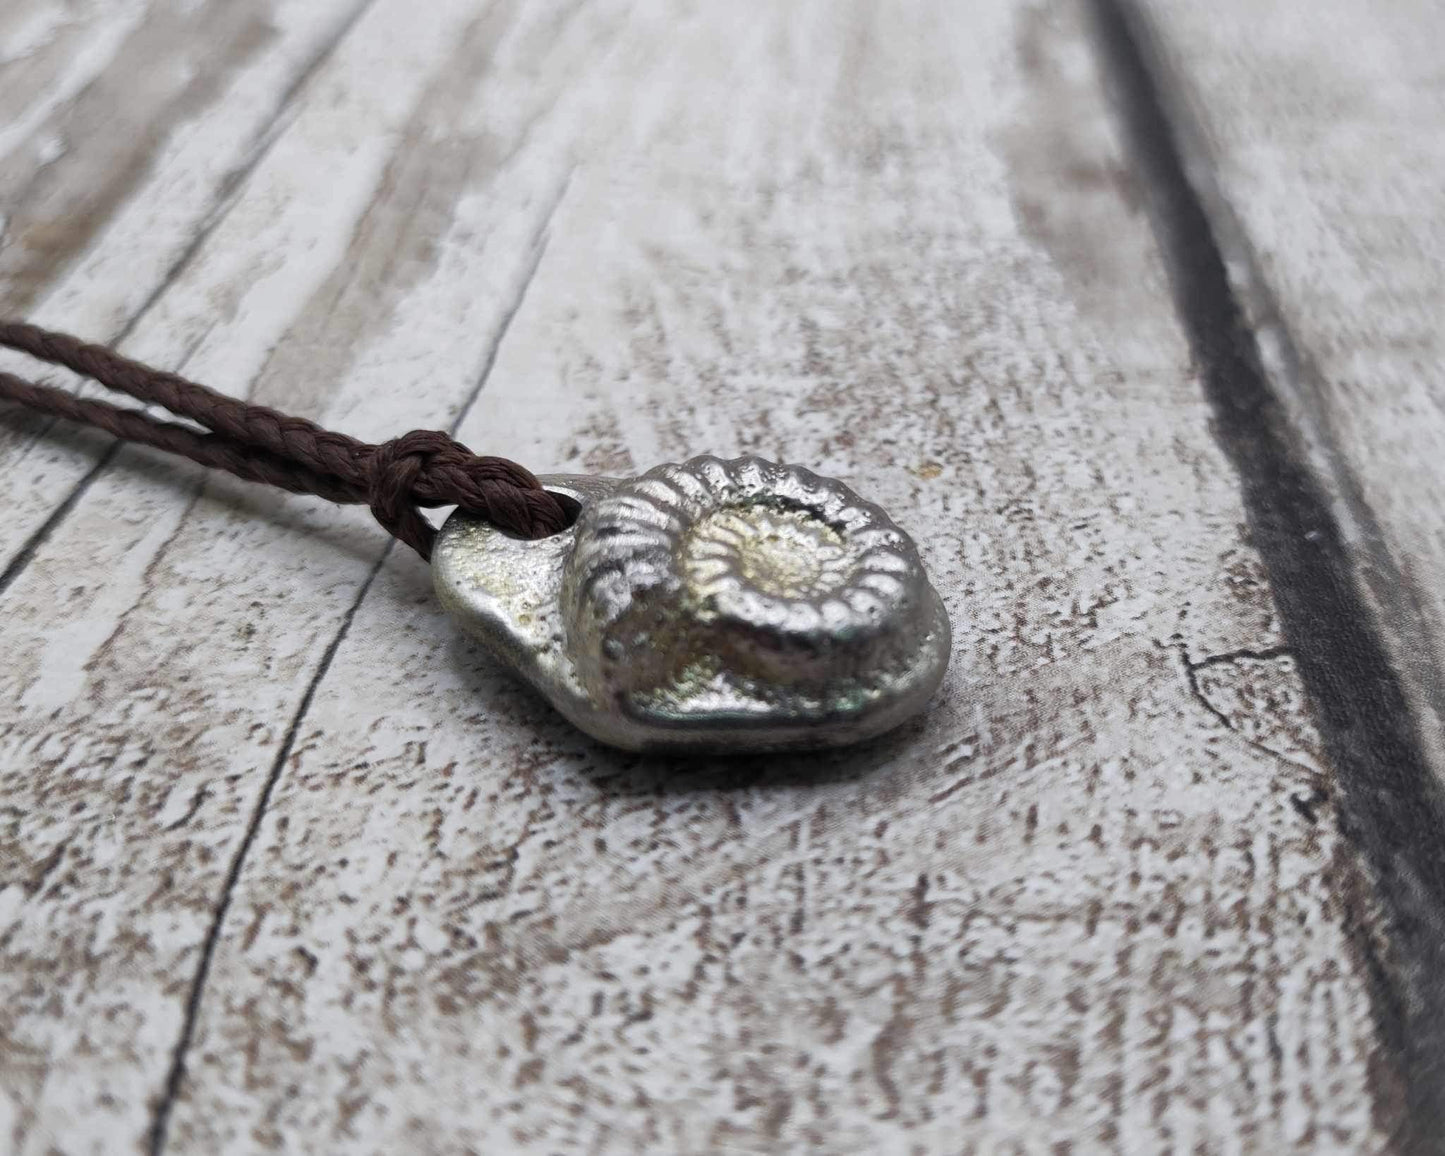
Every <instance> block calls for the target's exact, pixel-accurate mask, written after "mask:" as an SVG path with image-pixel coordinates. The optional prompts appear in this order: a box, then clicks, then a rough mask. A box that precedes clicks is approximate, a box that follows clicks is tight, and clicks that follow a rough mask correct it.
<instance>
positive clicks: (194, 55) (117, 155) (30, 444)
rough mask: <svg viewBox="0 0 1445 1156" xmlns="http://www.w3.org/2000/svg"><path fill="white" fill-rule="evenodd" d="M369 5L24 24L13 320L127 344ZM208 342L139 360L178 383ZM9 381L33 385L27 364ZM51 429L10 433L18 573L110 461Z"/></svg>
mask: <svg viewBox="0 0 1445 1156" xmlns="http://www.w3.org/2000/svg"><path fill="white" fill-rule="evenodd" d="M365 2H366V0H277V2H276V3H273V4H270V5H256V4H225V3H219V2H215V0H212V2H211V3H208V4H190V3H180V2H177V0H151V2H149V3H145V4H136V3H117V4H113V5H105V6H97V7H96V8H95V10H93V11H89V12H82V13H80V14H77V13H75V12H73V11H69V12H68V11H66V10H67V9H68V8H69V6H67V5H58V4H54V3H43V4H32V5H29V6H28V7H27V6H25V5H22V6H20V10H18V11H14V12H12V13H11V15H10V19H11V24H10V25H9V26H8V28H7V29H5V30H6V31H9V33H10V35H9V36H7V37H5V39H3V40H0V53H4V54H5V55H6V56H7V57H8V56H11V55H12V54H13V55H15V56H16V59H15V60H14V61H12V62H11V63H10V64H8V65H7V66H5V67H3V68H0V112H3V111H4V109H5V108H6V107H7V106H9V107H12V108H15V109H17V111H19V110H20V109H22V108H23V112H20V114H19V115H17V116H16V117H15V119H14V120H11V121H10V122H9V123H8V124H5V125H4V127H3V128H0V156H3V163H0V218H3V223H4V231H3V235H0V241H3V245H0V310H3V311H4V313H5V314H6V315H7V316H15V315H22V314H23V315H24V316H26V317H27V318H29V319H31V320H33V321H35V322H36V323H38V324H45V325H57V326H68V327H70V328H71V329H74V330H76V331H79V332H81V333H84V334H85V335H87V336H89V337H94V338H98V339H109V338H111V337H115V336H118V335H121V334H127V335H129V334H130V331H131V330H132V329H133V327H134V326H135V325H136V322H137V318H138V317H139V316H140V314H141V313H143V312H144V311H145V309H146V308H147V305H148V303H149V302H150V301H151V300H152V299H153V298H154V296H155V295H156V293H157V292H158V291H159V290H160V289H161V288H162V287H163V286H164V285H165V284H166V283H167V282H168V280H169V279H170V278H172V277H174V276H176V275H177V272H178V270H179V268H180V267H181V266H182V265H184V264H185V262H186V261H187V259H188V256H189V254H190V252H191V251H192V249H193V247H194V245H195V244H196V242H197V241H198V239H199V238H200V237H201V236H203V235H204V234H205V232H206V230H208V229H209V228H212V227H214V225H215V222H216V221H217V220H218V219H220V217H221V216H223V215H224V213H225V211H226V209H227V208H228V206H229V203H230V197H231V193H232V186H233V185H234V184H235V183H236V182H237V180H238V179H239V178H241V177H242V176H244V175H245V174H246V173H247V172H248V171H249V170H250V168H251V167H252V166H253V165H254V164H255V163H256V161H257V159H258V158H259V157H260V156H262V155H264V153H265V152H266V150H267V149H268V148H269V147H270V145H271V143H272V141H273V139H274V137H275V134H276V132H277V130H278V128H279V127H280V125H281V124H283V123H284V121H285V118H286V117H287V115H289V112H290V109H291V102H292V100H293V98H294V95H295V91H296V89H297V88H298V86H300V85H301V84H302V83H303V82H304V80H305V78H306V77H307V76H309V74H310V72H311V70H312V69H313V68H314V67H315V66H316V64H317V62H318V61H319V60H321V59H323V58H324V57H325V56H326V55H327V54H328V53H329V52H330V51H331V50H332V48H333V47H334V45H335V43H336V41H337V39H338V38H339V37H340V36H341V35H342V34H343V33H344V32H345V31H346V30H347V29H348V28H349V27H350V25H351V21H352V20H353V19H354V18H355V17H356V15H357V13H358V12H359V11H360V10H361V9H362V8H363V7H364V4H365ZM78 16H83V17H84V18H83V19H81V18H78ZM27 17H28V18H27ZM18 66H28V67H18ZM27 82H28V83H35V82H41V87H40V89H39V91H38V93H37V94H36V95H35V97H34V99H31V100H29V101H26V100H25V99H24V93H23V92H14V93H12V92H10V91H7V87H6V86H7V84H10V85H13V86H14V87H15V88H16V89H24V90H25V91H28V89H26V88H25V86H26V85H27ZM147 334H149V336H147ZM158 334H159V335H160V336H157V335H158ZM194 340H195V338H194V334H182V333H181V332H179V331H177V330H175V329H174V328H172V327H168V326H160V327H151V328H150V329H149V330H146V329H145V328H142V330H141V332H138V333H136V334H135V335H134V337H133V338H132V340H130V341H128V342H127V343H126V344H125V345H124V348H125V349H126V351H127V352H131V353H133V354H135V355H137V356H142V357H155V358H158V359H160V360H163V361H166V362H167V363H169V364H172V365H174V364H178V363H180V362H182V361H183V360H184V359H185V358H186V357H187V356H188V354H189V351H190V348H191V346H192V345H193V344H194ZM5 365H6V367H7V368H12V369H14V370H15V371H17V372H23V371H25V370H26V369H27V368H28V367H27V366H26V364H25V362H24V361H23V360H21V359H18V358H6V359H5ZM49 429H50V423H49V422H42V421H30V422H16V423H7V424H6V425H4V426H0V487H3V490H4V493H5V495H6V513H7V516H6V518H5V519H3V521H0V558H4V559H5V560H6V561H8V560H9V559H10V558H11V557H13V556H14V554H15V553H16V552H17V551H18V550H19V549H20V548H21V547H22V545H23V544H24V543H25V542H26V541H27V540H29V539H30V538H31V536H32V535H33V534H34V533H35V532H36V531H37V530H38V529H39V528H40V527H41V526H42V525H43V524H44V523H45V520H46V518H47V517H48V515H49V514H50V513H51V512H52V511H53V510H54V509H55V507H56V506H58V505H59V504H60V502H61V501H62V500H63V498H64V496H65V495H66V494H67V493H69V492H70V489H71V488H72V487H73V486H74V484H75V483H76V482H77V481H78V480H79V479H80V478H82V477H84V476H85V475H86V474H87V473H88V472H89V471H90V469H91V468H92V466H93V464H94V461H95V457H96V452H97V448H96V447H97V446H100V445H103V444H104V443H103V442H102V441H100V440H99V439H96V438H91V437H86V436H84V435H76V434H75V433H73V432H70V433H68V432H65V431H61V434H60V436H58V437H57V436H41V435H42V434H45V433H46V432H47V431H49Z"/></svg>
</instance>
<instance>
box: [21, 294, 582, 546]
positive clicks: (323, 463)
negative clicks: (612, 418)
mask: <svg viewBox="0 0 1445 1156" xmlns="http://www.w3.org/2000/svg"><path fill="white" fill-rule="evenodd" d="M0 345H3V346H8V347H9V348H11V349H16V350H19V351H20V352H22V353H28V354H30V355H31V356H32V357H35V358H38V359H39V360H41V361H47V362H50V363H51V364H52V365H61V366H64V367H65V368H67V369H72V370H74V371H75V372H76V373H79V374H82V375H84V376H86V377H89V378H92V379H94V380H95V381H98V382H99V383H100V384H101V385H104V386H107V387H108V388H110V389H114V390H117V391H119V392H121V393H125V394H129V395H130V396H131V397H134V398H136V399H137V400H139V401H142V402H145V403H146V404H148V405H156V406H160V407H162V408H164V409H167V410H169V411H170V412H171V413H172V414H175V415H176V416H177V417H183V418H189V419H190V420H191V421H194V422H196V423H197V424H198V425H201V426H204V427H205V430H198V429H195V428H193V427H192V426H187V425H180V424H178V423H176V422H168V421H162V420H160V419H158V418H153V417H151V416H150V415H149V414H146V413H143V412H142V411H140V410H137V409H123V408H121V407H120V406H114V405H110V404H108V403H107V402H103V401H93V400H90V399H88V398H81V397H77V396H76V395H75V394H73V393H71V392H70V391H68V390H64V389H58V388H56V387H55V386H52V385H40V384H37V383H35V382H30V381H25V380H24V379H22V378H19V377H15V376H14V375H12V374H9V373H0V400H4V401H14V402H17V403H19V404H20V405H22V406H25V407H26V408H27V409H33V410H38V411H39V412H41V413H48V414H51V415H54V416H56V417H63V418H65V419H66V420H67V421H73V422H77V423H79V424H81V425H88V426H93V427H94V428H96V429H101V430H104V431H105V432H106V433H109V434H112V435H114V436H115V437H118V438H121V439H123V440H125V441H132V442H140V443H141V444H143V445H148V446H154V447H155V448H157V449H162V450H166V451H167V452H169V453H173V454H179V455H181V456H182V457H186V458H190V459H191V461H193V462H199V463H200V464H201V465H203V466H211V467H213V468H215V469H218V470H225V471H226V472H227V473H230V474H235V475H236V476H237V477H239V478H245V479H246V480H247V481H250V482H264V483H266V484H268V485H272V486H280V487H281V488H282V489H285V490H290V491H291V492H292V493H296V494H316V495H318V496H320V497H322V498H325V499H327V500H328V501H332V502H346V503H364V504H366V505H368V506H370V507H371V512H372V513H373V514H374V515H376V520H377V521H378V522H380V523H381V524H382V526H384V527H385V528H386V530H387V531H388V532H389V533H391V534H393V535H394V536H395V537H397V538H400V539H401V540H402V541H403V542H405V543H406V544H407V545H408V546H410V547H411V548H412V549H414V550H415V551H416V552H417V553H418V554H420V555H421V556H422V557H423V558H426V559H428V560H430V558H431V551H432V544H433V543H434V541H435V540H436V530H435V529H434V528H433V527H432V524H431V523H430V522H429V521H427V519H426V518H425V517H424V516H423V515H422V513H421V509H420V507H422V506H453V505H454V506H459V507H461V508H462V509H464V510H467V511H468V512H470V513H474V514H476V515H478V516H479V517H481V518H483V519H485V520H486V521H488V522H490V523H492V524H493V525H494V526H497V527H499V528H500V529H503V530H506V531H509V532H510V533H513V534H516V535H518V536H520V537H523V538H545V537H547V536H548V535H549V534H555V533H557V531H559V530H561V529H563V528H564V527H566V525H567V524H568V521H569V516H568V513H567V510H566V508H565V507H564V506H563V505H562V502H561V501H560V500H559V499H558V498H557V497H556V496H555V495H553V494H551V493H548V492H547V491H546V490H544V489H543V488H542V484H541V483H540V482H538V481H537V479H536V478H535V477H534V476H533V475H532V473H531V472H530V471H529V470H527V469H526V468H524V467H522V466H519V465H518V464H517V463H516V462H512V461H508V460H507V459H506V458H494V457H481V456H478V455H477V454H474V453H472V452H471V450H469V449H467V447H466V446H464V445H462V444H461V443H460V442H457V441H455V440H454V439H453V438H452V437H451V436H450V435H449V434H445V433H442V432H441V431H440V430H413V431H412V432H411V433H408V434H402V435H401V437H398V438H393V439H392V440H391V441H388V442H383V443H382V444H381V445H370V444H368V443H366V442H363V441H358V440H357V439H356V438H351V437H347V436H346V435H345V434H339V433H336V432H335V431H333V430H327V429H322V428H321V427H320V426H319V425H317V424H315V423H314V422H310V421H307V420H306V419H305V418H299V417H290V416H288V415H286V414H284V413H278V412H277V411H276V410H274V409H270V408H268V407H266V406H263V405H248V404H247V403H246V402H243V401H238V400H237V399H236V398H233V397H227V396H226V395H225V394H221V393H217V392H216V391H215V390H212V389H208V388H207V387H206V386H204V385H198V384H197V383H196V382H193V381H187V380H186V379H185V378H183V377H178V376H177V375H176V374H174V373H166V372H164V371H163V370H158V369H151V368H150V367H149V366H145V365H141V364H140V363H139V362H136V361H131V360H130V359H129V358H127V357H122V356H121V355H120V354H118V353H116V352H115V350H113V349H110V348H108V347H106V346H104V345H89V344H87V343H85V342H83V341H79V340H77V339H76V338H74V337H69V336H67V335H66V334H64V333H52V332H49V331H48V330H45V329H40V328H37V327H36V326H34V325H26V324H24V323H22V322H15V321H0ZM206 431H209V432H206Z"/></svg>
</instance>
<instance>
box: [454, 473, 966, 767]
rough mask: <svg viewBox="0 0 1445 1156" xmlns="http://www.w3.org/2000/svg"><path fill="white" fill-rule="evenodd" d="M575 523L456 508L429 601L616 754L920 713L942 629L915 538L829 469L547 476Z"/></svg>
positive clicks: (869, 729) (802, 732) (784, 738)
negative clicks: (505, 523)
mask: <svg viewBox="0 0 1445 1156" xmlns="http://www.w3.org/2000/svg"><path fill="white" fill-rule="evenodd" d="M541 481H542V484H543V485H545V486H546V487H547V488H548V489H549V490H552V491H554V492H556V493H560V494H563V495H565V496H567V497H570V498H572V499H574V500H575V501H577V502H578V503H579V504H580V507H581V508H580V511H579V513H578V515H577V519H576V522H575V524H574V525H573V526H572V527H571V528H570V529H568V530H566V531H564V532H563V533H561V534H556V535H554V536H553V537H551V538H544V539H542V540H540V541H523V540H521V539H518V538H513V537H511V536H509V535H508V534H506V533H504V532H502V531H500V530H496V529H494V528H492V527H491V526H488V525H487V524H485V523H483V522H481V521H478V520H477V519H475V518H472V517H469V516H467V515H465V514H462V513H460V512H458V513H455V514H453V515H452V516H451V517H450V518H448V519H447V522H446V525H445V526H444V527H443V528H442V531H441V534H440V536H439V538H438V540H437V544H436V548H435V550H434V552H433V554H432V569H433V572H434V575H435V581H436V589H437V593H438V595H439V596H440V597H441V600H442V602H443V603H444V604H445V605H446V606H447V608H448V609H449V610H450V611H451V612H452V613H453V614H455V615H456V616H457V618H458V619H460V621H461V624H462V626H463V628H464V629H466V630H467V632H468V633H470V634H472V635H474V636H475V637H477V638H478V639H480V640H481V641H482V642H484V643H486V644H487V646H488V647H489V648H490V649H491V650H492V651H493V652H494V653H495V654H496V655H497V656H498V657H499V658H500V659H501V660H502V661H504V662H506V663H507V664H508V665H510V666H511V667H513V668H514V669H515V670H516V671H517V672H518V673H519V674H521V675H522V676H523V677H524V678H525V679H526V680H527V681H528V682H530V683H531V684H532V685H533V686H534V687H536V688H537V690H539V691H540V692H541V693H542V694H543V695H545V696H546V697H547V699H548V700H549V701H550V702H551V703H552V705H553V706H555V707H556V708H557V709H558V710H559V711H561V712H562V714H564V715H565V716H566V717H567V718H568V719H570V720H571V721H572V722H573V723H574V724H576V725H577V726H578V727H580V728H581V729H582V730H584V731H586V732H587V733H588V734H590V735H592V736H593V737H595V738H597V739H600V740H601V741H603V742H605V743H610V744H611V745H613V746H618V747H625V748H628V749H630V750H674V751H677V750H687V751H722V752H727V751H761V750H781V749H797V748H807V747H831V746H841V745H843V744H846V743H852V742H858V741H860V740H863V739H867V738H871V737H872V736H874V735H877V734H881V733H882V732H884V731H886V730H889V729H890V728H892V727H895V726H897V725H898V724H899V723H901V722H903V721H904V720H905V719H907V718H908V717H909V716H911V715H913V714H915V713H917V712H918V711H919V710H921V709H922V708H923V706H924V704H925V703H926V702H927V700H928V698H929V696H930V695H931V694H932V693H933V691H934V690H935V689H936V688H937V686H938V684H939V682H940V681H941V679H942V678H943V672H944V668H945V667H946V666H947V664H948V653H949V625H948V617H947V615H946V614H945V613H944V609H943V603H942V602H941V600H940V599H939V597H938V594H937V592H936V591H935V590H934V589H933V587H932V586H931V585H930V584H929V581H928V576H927V575H926V574H925V573H924V570H923V564H922V562H921V561H920V560H919V557H918V549H917V547H916V546H914V544H913V541H912V539H911V538H909V537H908V535H907V534H905V533H904V532H903V531H902V530H901V529H899V528H898V527H897V526H896V525H894V523H893V522H892V520H891V519H889V517H888V515H887V514H885V513H884V512H883V511H882V510H881V509H879V508H878V507H877V506H875V505H873V504H872V503H871V502H865V501H863V500H862V499H861V498H859V497H858V496H857V495H856V494H854V493H853V491H852V490H850V489H849V488H848V487H847V486H845V485H843V484H842V483H841V482H837V481H834V480H832V479H830V478H821V477H818V476H817V475H816V474H813V473H811V472H809V471H808V470H805V469H800V468H798V467H795V466H779V465H774V464H773V463H772V462H767V461H764V460H762V459H761V458H751V457H750V458H739V459H737V460H735V461H723V460H720V459H718V458H714V457H699V458H693V459H692V460H691V461H688V462H684V463H683V464H682V465H665V466H658V467H657V468H656V469H653V470H650V471H649V472H648V473H646V474H644V475H643V476H642V477H640V478H632V479H615V478H594V477H576V476H570V475H558V476H552V477H545V478H542V479H541Z"/></svg>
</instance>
